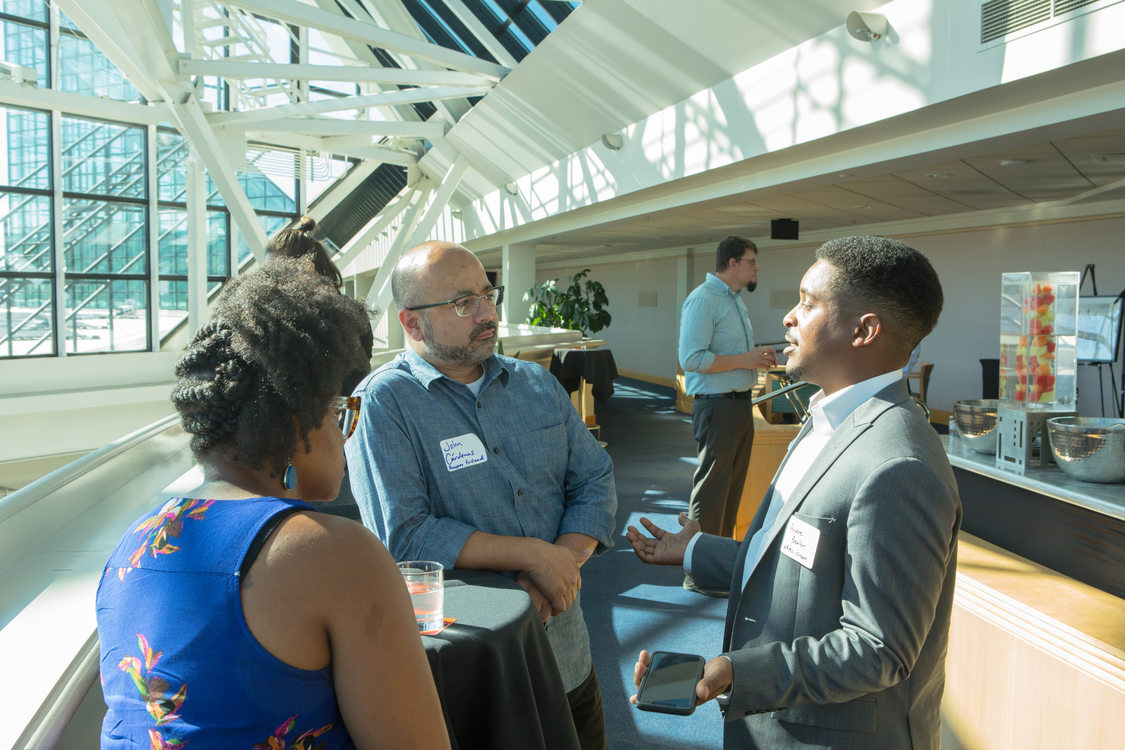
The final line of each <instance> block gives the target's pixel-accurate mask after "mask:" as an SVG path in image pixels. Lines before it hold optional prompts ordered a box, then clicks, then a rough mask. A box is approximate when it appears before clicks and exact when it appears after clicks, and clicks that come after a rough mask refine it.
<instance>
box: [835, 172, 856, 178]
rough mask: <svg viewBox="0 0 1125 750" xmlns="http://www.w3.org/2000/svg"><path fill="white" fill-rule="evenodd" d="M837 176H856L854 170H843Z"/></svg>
mask: <svg viewBox="0 0 1125 750" xmlns="http://www.w3.org/2000/svg"><path fill="white" fill-rule="evenodd" d="M836 176H837V177H855V174H853V173H852V172H841V173H840V174H838V175H836Z"/></svg>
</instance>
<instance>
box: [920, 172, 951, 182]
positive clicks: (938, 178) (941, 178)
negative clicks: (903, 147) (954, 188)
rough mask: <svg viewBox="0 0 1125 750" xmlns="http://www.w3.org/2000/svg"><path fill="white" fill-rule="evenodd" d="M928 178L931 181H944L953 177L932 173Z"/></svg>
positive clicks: (942, 173) (941, 173) (943, 173)
mask: <svg viewBox="0 0 1125 750" xmlns="http://www.w3.org/2000/svg"><path fill="white" fill-rule="evenodd" d="M926 176H927V177H929V178H930V179H931V180H944V179H945V178H946V177H952V175H948V174H946V173H945V172H930V173H929V174H928V175H926Z"/></svg>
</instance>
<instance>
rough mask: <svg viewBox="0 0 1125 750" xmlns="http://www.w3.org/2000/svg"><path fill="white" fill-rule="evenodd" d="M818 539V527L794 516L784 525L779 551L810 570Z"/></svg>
mask: <svg viewBox="0 0 1125 750" xmlns="http://www.w3.org/2000/svg"><path fill="white" fill-rule="evenodd" d="M819 541H820V529H818V528H817V527H815V526H813V525H812V524H809V523H805V522H804V521H802V520H801V519H800V518H797V517H796V516H791V517H790V518H789V523H788V524H786V526H785V536H784V538H783V539H782V541H781V553H782V554H783V555H785V556H786V557H791V558H793V559H794V560H796V561H797V562H799V563H801V565H804V566H805V567H806V568H808V569H809V570H812V566H813V558H815V557H816V545H817V542H819Z"/></svg>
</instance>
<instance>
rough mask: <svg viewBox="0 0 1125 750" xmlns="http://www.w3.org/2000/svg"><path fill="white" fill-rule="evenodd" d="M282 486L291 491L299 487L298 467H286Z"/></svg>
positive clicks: (282, 476) (291, 465) (290, 465)
mask: <svg viewBox="0 0 1125 750" xmlns="http://www.w3.org/2000/svg"><path fill="white" fill-rule="evenodd" d="M281 485H282V486H283V487H284V488H285V489H287V490H291V489H293V488H294V487H296V486H297V467H296V466H294V465H293V464H289V465H288V466H286V467H285V473H284V474H282V475H281Z"/></svg>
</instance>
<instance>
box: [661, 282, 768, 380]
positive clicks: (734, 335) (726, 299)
mask: <svg viewBox="0 0 1125 750" xmlns="http://www.w3.org/2000/svg"><path fill="white" fill-rule="evenodd" d="M753 348H754V328H753V326H751V325H750V313H749V312H747V310H746V305H744V304H743V303H742V298H741V297H740V296H739V295H738V292H734V291H732V290H731V288H730V287H729V286H727V285H726V282H724V281H723V280H722V279H720V278H719V277H718V276H716V275H715V274H713V273H709V274H707V279H706V280H705V281H704V282H703V283H702V284H700V285H699V286H697V287H696V288H695V289H694V290H692V293H691V294H689V295H688V297H687V299H686V300H684V307H683V312H682V313H681V315H680V345H679V355H680V367H682V368H683V370H684V390H686V391H687V392H688V393H689V394H690V395H692V396H696V395H698V394H700V393H725V392H727V391H747V390H750V388H752V387H753V386H754V383H755V381H756V380H757V377H758V373H757V371H756V370H743V369H737V370H727V371H726V372H710V373H709V372H707V370H708V369H710V368H711V366H712V365H713V364H715V355H716V354H743V353H745V352H748V351H750V350H751V349H753Z"/></svg>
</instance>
